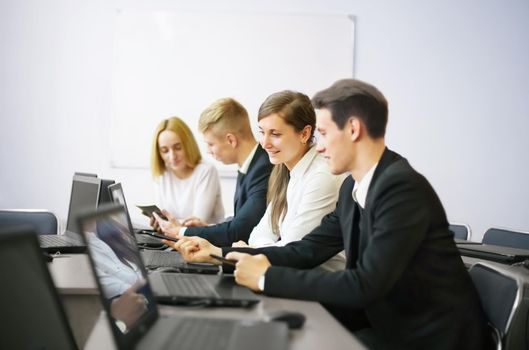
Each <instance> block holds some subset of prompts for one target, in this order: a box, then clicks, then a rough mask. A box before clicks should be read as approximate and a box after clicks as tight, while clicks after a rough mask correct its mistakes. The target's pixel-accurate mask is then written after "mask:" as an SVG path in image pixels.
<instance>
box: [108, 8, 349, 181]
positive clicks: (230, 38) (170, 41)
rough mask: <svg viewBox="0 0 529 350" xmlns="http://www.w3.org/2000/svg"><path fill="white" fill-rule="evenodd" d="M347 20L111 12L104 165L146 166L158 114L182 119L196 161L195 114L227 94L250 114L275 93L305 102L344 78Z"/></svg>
mask: <svg viewBox="0 0 529 350" xmlns="http://www.w3.org/2000/svg"><path fill="white" fill-rule="evenodd" d="M353 59H354V19H353V17H352V16H348V15H344V14H341V15H332V14H331V15H329V14H324V15H320V14H291V13H252V12H233V13H218V12H205V11H204V12H200V11H128V10H127V11H118V12H116V21H115V36H114V59H113V69H112V117H111V141H110V144H111V166H113V167H118V168H148V167H149V161H150V150H151V143H152V138H153V133H154V130H155V128H156V125H157V124H158V123H159V122H160V121H161V120H162V119H164V118H168V117H171V116H178V117H180V118H182V119H183V120H185V121H186V122H187V124H188V125H189V127H190V128H191V130H192V131H193V133H194V134H195V137H196V138H197V142H198V144H199V146H200V148H201V151H202V155H203V157H204V158H205V159H206V160H210V161H211V163H213V164H215V165H216V166H217V167H218V168H219V169H220V171H221V174H227V173H232V174H233V172H232V170H233V169H234V167H232V166H226V165H222V164H221V163H220V162H216V161H213V160H211V158H210V157H209V156H208V155H207V154H206V152H205V149H206V148H205V144H204V142H203V140H202V137H201V135H200V134H199V133H198V132H197V124H198V117H199V116H200V113H201V112H202V111H203V110H204V109H205V108H206V107H207V106H208V105H210V104H211V103H212V102H213V101H215V100H217V99H219V98H222V97H233V98H235V99H236V100H238V101H239V102H241V103H242V104H243V105H244V106H245V107H246V108H247V109H248V112H249V114H250V120H251V122H252V127H253V129H254V132H255V130H256V125H257V112H258V109H259V106H260V104H261V103H262V102H263V101H264V100H265V98H266V97H267V96H269V95H270V94H272V93H274V92H277V91H280V90H285V89H289V90H297V91H300V92H303V93H305V94H307V95H308V96H309V97H311V96H312V95H313V94H314V93H315V92H317V91H319V90H322V89H323V88H326V87H328V86H329V85H330V84H332V83H333V82H334V81H335V80H337V79H342V78H348V77H353V67H354V62H353Z"/></svg>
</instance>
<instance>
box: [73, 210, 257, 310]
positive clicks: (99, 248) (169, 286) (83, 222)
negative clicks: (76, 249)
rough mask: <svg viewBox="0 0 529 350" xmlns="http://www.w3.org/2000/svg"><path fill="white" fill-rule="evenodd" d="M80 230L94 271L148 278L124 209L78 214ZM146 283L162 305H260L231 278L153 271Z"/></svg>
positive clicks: (111, 277)
mask: <svg viewBox="0 0 529 350" xmlns="http://www.w3.org/2000/svg"><path fill="white" fill-rule="evenodd" d="M79 230H80V231H81V232H82V233H83V236H84V238H85V241H86V242H87V245H88V252H89V255H90V257H91V258H92V260H93V261H94V265H95V268H96V271H98V270H99V271H102V272H104V273H105V274H106V275H107V279H108V280H114V279H116V278H119V279H129V280H130V279H134V276H135V275H134V274H136V275H137V278H145V279H146V278H147V274H146V272H145V271H146V269H145V265H144V263H143V260H142V257H141V254H140V252H139V249H138V246H137V245H136V242H135V241H134V236H132V234H131V228H130V224H129V221H128V219H127V212H126V211H125V208H124V207H123V206H121V205H111V206H102V207H101V208H100V210H98V211H95V212H94V211H92V212H88V213H86V214H82V215H80V216H79ZM173 254H175V256H178V255H177V254H176V253H173ZM149 280H150V283H151V286H152V290H153V291H154V294H155V296H156V299H157V300H158V301H161V302H165V303H171V304H193V305H196V304H201V305H208V306H209V305H211V306H243V307H248V306H251V305H254V304H256V303H258V302H259V298H258V297H257V295H255V294H254V293H253V292H251V291H250V290H249V289H247V288H245V287H242V286H239V285H237V284H236V283H235V279H234V278H233V276H224V275H208V274H202V275H198V274H181V273H163V272H156V271H155V272H153V273H151V274H150V275H149ZM113 282H115V281H113ZM115 284H116V285H119V284H117V282H115ZM121 292H122V290H121Z"/></svg>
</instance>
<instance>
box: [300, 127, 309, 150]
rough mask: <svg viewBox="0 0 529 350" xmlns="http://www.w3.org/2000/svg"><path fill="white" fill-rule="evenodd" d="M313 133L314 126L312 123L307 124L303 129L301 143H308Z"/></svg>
mask: <svg viewBox="0 0 529 350" xmlns="http://www.w3.org/2000/svg"><path fill="white" fill-rule="evenodd" d="M311 135H312V126H311V125H305V127H304V128H303V130H301V143H302V144H304V145H305V144H307V143H308V142H309V141H310V138H311Z"/></svg>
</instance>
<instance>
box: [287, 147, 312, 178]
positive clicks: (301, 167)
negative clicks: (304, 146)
mask: <svg viewBox="0 0 529 350" xmlns="http://www.w3.org/2000/svg"><path fill="white" fill-rule="evenodd" d="M317 154H318V152H317V151H316V146H315V145H313V146H311V147H310V148H309V150H308V151H307V153H305V155H304V156H303V157H302V158H301V159H300V160H299V161H298V163H297V164H296V165H294V168H293V169H292V170H291V171H290V178H291V179H292V178H296V177H301V176H303V174H305V171H307V169H308V168H309V166H310V164H311V163H312V160H313V159H314V158H315V157H316V155H317Z"/></svg>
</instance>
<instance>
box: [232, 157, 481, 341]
mask: <svg viewBox="0 0 529 350" xmlns="http://www.w3.org/2000/svg"><path fill="white" fill-rule="evenodd" d="M353 186H354V181H353V179H352V178H351V177H348V178H347V179H346V180H345V181H344V183H343V185H342V187H341V189H340V195H339V199H338V203H337V206H336V209H335V211H334V212H332V213H331V214H329V215H327V216H325V217H324V218H323V220H322V223H321V225H320V226H319V227H317V228H315V229H314V230H313V231H312V232H310V233H309V234H308V235H306V236H305V237H304V238H303V239H302V240H300V241H297V242H292V243H290V244H288V245H286V246H285V247H267V248H260V249H255V250H254V251H251V250H248V249H233V248H232V249H226V248H225V249H223V254H226V253H227V252H228V251H231V250H237V251H245V252H250V253H251V254H257V253H263V254H265V255H266V256H267V257H268V259H269V260H270V262H271V263H272V266H271V267H270V268H269V269H268V270H267V272H266V275H265V289H264V293H265V294H267V295H271V296H277V297H283V298H295V299H303V300H313V301H319V302H322V303H325V304H328V305H332V306H333V307H337V308H339V309H340V310H342V311H343V310H346V311H347V310H351V312H353V311H352V310H358V309H362V310H364V311H365V314H366V315H367V318H368V320H369V322H370V324H371V326H372V327H373V329H374V331H375V333H376V334H377V335H379V336H381V337H385V338H386V340H387V341H389V342H390V343H391V344H392V348H407V349H443V350H446V349H483V348H484V342H485V343H486V342H487V341H486V340H485V339H489V337H488V336H486V334H488V333H487V329H486V323H485V318H484V316H483V312H482V310H481V306H480V304H479V301H478V296H477V293H476V291H475V288H474V286H473V284H472V281H471V279H470V276H469V275H468V273H467V271H466V268H465V266H464V264H463V262H462V260H461V256H460V254H459V252H458V250H457V248H456V246H455V243H454V240H453V236H452V234H451V233H450V232H449V230H448V222H447V218H446V215H445V212H444V209H443V206H442V204H441V202H440V200H439V198H438V197H437V195H436V194H435V192H434V190H433V188H432V187H431V185H430V184H429V183H428V181H427V180H426V179H425V178H424V177H423V176H422V175H420V174H419V173H417V172H416V171H415V170H413V168H412V167H411V166H410V165H409V163H408V162H407V160H406V159H404V158H402V157H401V156H400V155H398V154H397V153H395V152H392V151H390V150H388V149H386V150H385V151H384V153H383V155H382V157H381V159H380V161H379V163H378V166H377V168H376V169H375V172H374V174H373V178H372V181H371V184H370V186H369V190H368V194H367V199H366V203H365V208H364V209H363V211H362V212H361V209H360V207H359V206H358V207H357V204H356V203H355V202H354V200H353V198H352V190H353ZM342 249H345V252H346V256H347V263H346V269H345V270H344V271H337V272H325V271H322V270H321V269H313V270H311V269H310V268H313V267H316V266H318V265H320V264H321V263H323V262H324V261H326V260H327V259H329V258H331V257H332V256H334V255H336V254H337V253H338V252H340V251H341V250H342Z"/></svg>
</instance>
